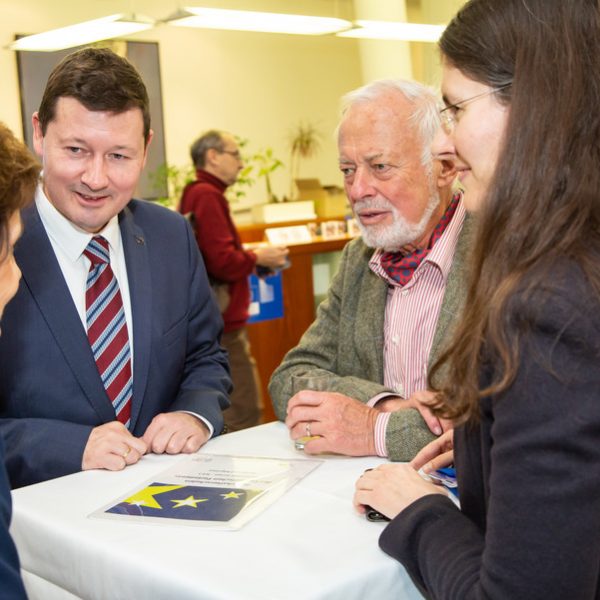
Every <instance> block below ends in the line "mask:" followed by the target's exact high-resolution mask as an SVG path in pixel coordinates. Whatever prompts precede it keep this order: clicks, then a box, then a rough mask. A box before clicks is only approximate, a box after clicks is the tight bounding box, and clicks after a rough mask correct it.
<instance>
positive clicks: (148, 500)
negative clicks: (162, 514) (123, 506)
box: [123, 485, 183, 508]
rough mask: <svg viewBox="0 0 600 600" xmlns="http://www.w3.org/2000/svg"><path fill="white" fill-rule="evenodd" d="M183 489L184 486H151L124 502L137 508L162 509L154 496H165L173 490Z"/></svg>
mask: <svg viewBox="0 0 600 600" xmlns="http://www.w3.org/2000/svg"><path fill="white" fill-rule="evenodd" d="M181 487H183V486H182V485H149V486H148V487H147V488H144V489H143V490H140V491H139V492H137V493H136V494H134V495H133V496H130V497H129V498H125V500H123V502H127V504H136V505H137V506H149V507H150V508H162V506H161V505H160V504H159V503H158V502H157V501H156V499H155V498H154V496H157V495H158V494H164V493H165V492H170V491H171V490H178V489H179V488H181Z"/></svg>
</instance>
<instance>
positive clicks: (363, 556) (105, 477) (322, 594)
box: [11, 423, 422, 600]
mask: <svg viewBox="0 0 600 600" xmlns="http://www.w3.org/2000/svg"><path fill="white" fill-rule="evenodd" d="M201 452H207V453H210V454H240V455H250V456H270V457H281V458H299V457H303V456H304V454H303V453H302V452H298V451H296V450H295V449H294V447H293V444H292V442H291V440H290V439H289V437H288V432H287V429H286V428H285V426H284V425H283V424H282V423H269V424H267V425H262V426H260V427H254V428H252V429H248V430H245V431H241V432H238V433H232V434H229V435H225V436H221V437H218V438H216V439H214V440H211V441H210V442H209V443H208V444H207V445H206V446H205V447H204V448H203V449H202V450H201ZM319 458H323V459H324V463H323V464H322V465H321V466H319V467H318V468H317V469H316V470H315V471H313V472H312V473H310V474H309V475H308V476H307V477H305V478H304V479H303V480H301V481H300V482H299V483H298V484H297V485H296V486H294V487H293V488H292V489H291V490H289V491H288V492H287V493H286V494H285V495H284V496H282V497H281V498H280V499H279V500H278V501H277V502H276V503H275V504H273V505H272V506H270V507H269V508H267V509H266V510H265V512H263V513H262V514H260V515H259V516H258V517H256V518H255V519H254V520H253V521H251V522H250V523H248V524H246V525H245V526H244V527H243V528H242V529H241V530H239V531H210V530H205V529H200V528H196V527H190V526H187V527H186V526H185V525H171V524H165V525H162V524H161V525H156V524H152V525H150V524H148V525H146V524H143V523H127V522H119V521H111V520H103V519H93V518H88V516H87V515H89V514H90V513H92V512H94V511H95V510H97V509H99V508H101V507H102V506H103V505H105V504H108V503H109V502H111V501H112V500H114V499H116V498H117V497H119V496H120V495H122V494H125V493H127V492H129V491H130V490H131V489H132V488H134V487H135V486H136V485H139V484H141V483H144V482H146V481H147V480H148V479H150V478H152V476H153V475H155V474H156V473H158V472H160V471H163V470H164V469H165V468H167V467H168V466H169V465H171V464H172V461H175V460H178V459H180V457H171V456H156V455H149V456H145V457H144V458H143V459H142V460H141V461H140V462H139V463H138V464H137V465H133V466H130V467H128V468H127V469H126V470H124V471H121V472H116V473H113V472H109V471H87V472H82V473H76V474H74V475H70V476H68V477H62V478H60V479H55V480H52V481H47V482H45V483H40V484H37V485H33V486H29V487H26V488H21V489H19V490H15V491H14V492H13V502H14V507H13V508H14V512H13V522H12V527H11V531H12V534H13V536H14V539H15V542H16V544H17V547H18V550H19V555H20V557H21V566H22V568H23V571H24V579H25V582H26V585H27V588H28V592H29V594H30V596H31V598H32V599H35V598H40V599H42V598H43V600H50V599H53V598H73V595H74V596H76V597H81V598H86V599H87V598H105V599H107V600H115V599H119V598H123V599H127V600H133V599H135V600H139V599H144V598H148V599H152V600H156V599H162V598H164V599H169V600H185V599H188V598H190V599H192V598H194V599H197V598H202V599H215V600H216V599H227V600H231V599H238V598H239V599H244V600H253V599H256V600H267V599H273V600H275V599H276V600H285V599H292V598H298V599H301V600H311V599H315V600H316V599H327V600H336V599H340V600H352V599H357V600H364V599H370V598H373V599H377V600H380V599H386V598H394V599H407V600H413V599H420V598H422V596H421V595H420V594H419V593H418V591H417V590H416V588H415V587H414V586H413V584H412V583H411V581H410V579H409V578H408V576H407V574H406V572H405V570H404V568H403V567H402V566H401V565H400V564H399V563H397V562H396V561H394V560H392V559H391V558H389V557H388V556H387V555H385V554H384V553H383V552H382V551H381V550H380V549H379V547H378V545H377V539H378V537H379V534H380V533H381V530H382V529H383V527H384V525H383V524H380V523H371V522H368V521H367V520H366V519H365V518H364V517H363V516H360V515H358V514H357V513H355V512H354V509H353V507H352V494H353V489H354V483H355V481H356V479H357V478H358V477H359V475H360V474H361V473H362V472H363V470H364V469H366V468H368V467H372V466H374V465H377V464H379V463H381V462H382V461H381V459H378V458H342V457H337V456H325V457H319Z"/></svg>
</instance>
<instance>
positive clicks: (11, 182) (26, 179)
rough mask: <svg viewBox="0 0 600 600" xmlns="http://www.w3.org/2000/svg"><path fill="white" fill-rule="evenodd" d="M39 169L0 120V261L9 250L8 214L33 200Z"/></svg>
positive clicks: (20, 143) (31, 156)
mask: <svg viewBox="0 0 600 600" xmlns="http://www.w3.org/2000/svg"><path fill="white" fill-rule="evenodd" d="M40 169H41V165H40V164H39V163H38V162H37V160H36V159H35V158H34V156H33V154H31V152H30V151H29V150H28V149H27V147H26V146H25V145H24V144H23V143H22V142H20V141H19V140H17V138H15V136H14V135H13V133H12V131H11V130H10V129H9V128H8V127H7V126H6V125H4V124H3V123H0V261H1V260H4V257H5V256H6V253H7V252H8V250H9V248H8V245H9V230H8V224H9V221H10V218H11V217H12V215H13V214H14V213H15V212H16V211H18V210H20V209H22V208H24V207H25V206H26V205H27V204H29V203H30V202H31V201H32V200H33V196H34V194H35V188H36V186H37V182H38V178H39V174H40Z"/></svg>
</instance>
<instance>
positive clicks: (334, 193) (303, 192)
mask: <svg viewBox="0 0 600 600" xmlns="http://www.w3.org/2000/svg"><path fill="white" fill-rule="evenodd" d="M296 187H297V188H298V197H299V199H300V200H313V201H314V203H315V212H316V213H317V216H318V217H321V218H324V219H329V218H331V217H343V216H344V215H346V214H347V213H348V212H349V211H350V209H349V207H348V200H347V198H346V194H345V193H344V190H343V189H342V188H339V187H337V186H326V187H323V186H322V185H321V182H320V181H319V180H318V179H296Z"/></svg>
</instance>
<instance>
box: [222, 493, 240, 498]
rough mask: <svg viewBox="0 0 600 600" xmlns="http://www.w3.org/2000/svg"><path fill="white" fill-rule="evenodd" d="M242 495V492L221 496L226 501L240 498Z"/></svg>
mask: <svg viewBox="0 0 600 600" xmlns="http://www.w3.org/2000/svg"><path fill="white" fill-rule="evenodd" d="M241 495H242V492H229V493H227V494H221V496H223V498H224V499H227V498H239V497H240V496H241Z"/></svg>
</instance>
